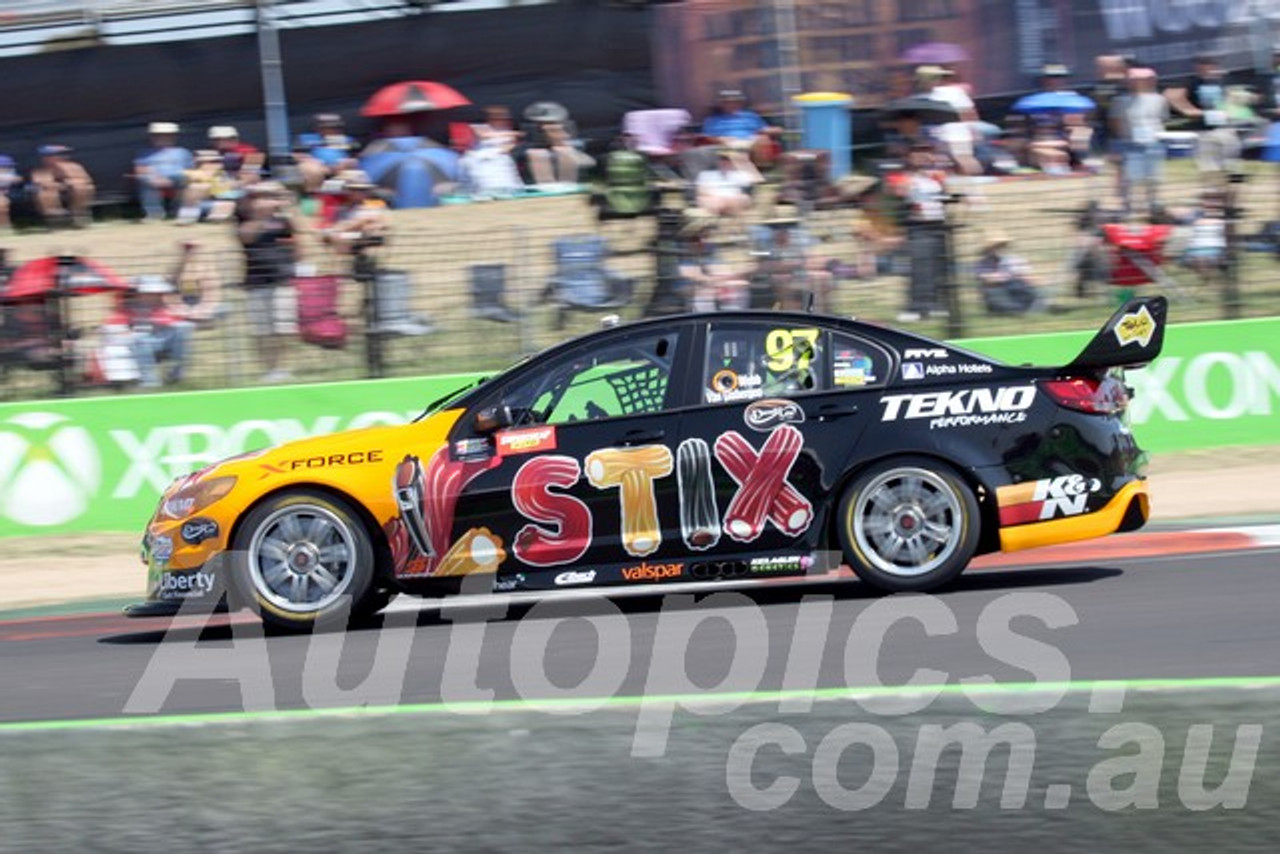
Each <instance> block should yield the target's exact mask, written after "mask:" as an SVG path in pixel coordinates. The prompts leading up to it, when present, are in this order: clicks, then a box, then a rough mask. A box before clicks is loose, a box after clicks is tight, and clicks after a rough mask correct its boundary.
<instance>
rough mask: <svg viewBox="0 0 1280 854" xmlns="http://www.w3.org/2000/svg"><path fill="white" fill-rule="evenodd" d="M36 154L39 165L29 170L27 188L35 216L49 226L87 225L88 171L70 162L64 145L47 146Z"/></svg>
mask: <svg viewBox="0 0 1280 854" xmlns="http://www.w3.org/2000/svg"><path fill="white" fill-rule="evenodd" d="M36 153H37V154H38V155H39V156H40V164H39V165H38V166H36V167H35V168H34V169H32V170H31V186H32V188H33V189H34V190H35V205H36V211H37V213H39V214H40V217H41V218H42V219H43V220H44V221H45V223H47V224H49V225H71V226H74V227H76V228H83V227H85V226H87V225H89V223H90V222H91V221H92V219H93V217H92V214H91V209H92V206H93V197H94V185H93V178H92V177H90V175H89V170H87V169H85V168H84V167H83V166H81V165H80V164H79V163H77V162H76V161H74V160H72V159H71V154H72V150H71V148H70V147H69V146H66V145H57V144H53V143H49V144H46V145H42V146H40V148H39V149H37V151H36Z"/></svg>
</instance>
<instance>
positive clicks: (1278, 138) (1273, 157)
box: [1262, 122, 1280, 163]
mask: <svg viewBox="0 0 1280 854" xmlns="http://www.w3.org/2000/svg"><path fill="white" fill-rule="evenodd" d="M1262 159H1263V160H1264V161H1266V162H1267V163H1280V122H1272V123H1271V124H1270V126H1268V127H1267V138H1266V140H1265V141H1264V142H1263V143H1262Z"/></svg>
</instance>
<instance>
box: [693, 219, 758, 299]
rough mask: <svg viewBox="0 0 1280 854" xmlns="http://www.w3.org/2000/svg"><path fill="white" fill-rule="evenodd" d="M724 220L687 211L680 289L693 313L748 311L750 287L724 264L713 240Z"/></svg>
mask: <svg viewBox="0 0 1280 854" xmlns="http://www.w3.org/2000/svg"><path fill="white" fill-rule="evenodd" d="M719 224H720V218H719V217H718V216H716V215H715V214H714V213H712V212H711V211H708V210H705V209H703V208H698V207H693V208H686V209H685V211H684V224H683V225H682V226H681V228H680V235H679V236H680V261H679V263H678V265H677V270H678V272H679V275H680V281H679V285H678V288H679V290H680V291H681V292H682V293H683V294H684V296H685V298H686V299H687V300H688V308H689V309H690V310H691V311H715V310H716V309H740V308H746V307H747V302H748V284H747V280H746V278H745V277H744V276H742V275H740V274H739V273H737V272H736V271H735V270H734V269H733V268H732V267H731V266H730V265H728V264H726V263H724V261H723V260H722V259H721V258H720V254H719V252H718V251H717V247H716V244H715V243H714V242H713V240H712V235H714V234H715V231H716V229H717V228H718V227H719Z"/></svg>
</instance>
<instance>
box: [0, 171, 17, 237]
mask: <svg viewBox="0 0 1280 854" xmlns="http://www.w3.org/2000/svg"><path fill="white" fill-rule="evenodd" d="M21 184H22V176H21V175H19V174H18V170H17V169H15V168H14V164H13V158H12V157H10V156H9V155H7V154H0V231H8V230H9V229H11V228H13V222H12V220H10V218H9V194H10V193H11V192H13V190H14V188H15V187H18V186H21Z"/></svg>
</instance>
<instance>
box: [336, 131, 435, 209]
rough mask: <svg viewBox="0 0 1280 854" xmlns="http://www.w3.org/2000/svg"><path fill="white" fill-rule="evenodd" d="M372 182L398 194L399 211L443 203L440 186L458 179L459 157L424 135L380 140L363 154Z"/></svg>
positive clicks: (365, 166)
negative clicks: (437, 189)
mask: <svg viewBox="0 0 1280 854" xmlns="http://www.w3.org/2000/svg"><path fill="white" fill-rule="evenodd" d="M360 168H361V169H363V170H364V171H365V173H366V174H367V175H368V176H369V180H370V181H372V182H373V183H375V184H377V185H378V186H379V187H382V188H384V189H387V190H390V191H391V192H392V193H394V194H395V198H394V199H393V200H392V206H393V207H397V208H430V207H435V206H436V205H438V204H440V199H439V193H437V191H436V187H437V185H438V184H440V183H443V182H453V181H457V180H458V155H457V153H456V152H453V151H450V150H449V149H447V148H445V147H444V146H442V145H440V144H438V143H435V142H432V141H431V140H429V139H427V138H425V137H421V136H395V137H387V138H385V139H379V140H377V141H375V142H373V143H371V144H370V145H369V147H368V148H366V149H365V150H364V152H363V153H362V154H361V155H360Z"/></svg>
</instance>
